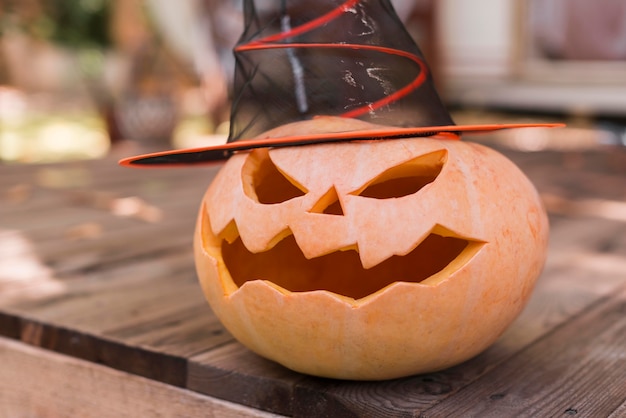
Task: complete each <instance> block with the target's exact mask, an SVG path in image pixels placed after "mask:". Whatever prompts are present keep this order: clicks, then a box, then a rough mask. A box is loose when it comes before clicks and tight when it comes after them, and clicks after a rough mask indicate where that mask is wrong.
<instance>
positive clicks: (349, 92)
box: [120, 0, 555, 166]
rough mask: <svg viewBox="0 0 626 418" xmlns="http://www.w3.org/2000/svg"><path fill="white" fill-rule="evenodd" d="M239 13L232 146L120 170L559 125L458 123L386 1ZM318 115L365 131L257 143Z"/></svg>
mask: <svg viewBox="0 0 626 418" xmlns="http://www.w3.org/2000/svg"><path fill="white" fill-rule="evenodd" d="M244 14H245V28H244V32H243V35H242V36H241V39H240V40H239V42H238V44H237V45H236V46H235V48H234V54H235V59H236V68H235V79H234V89H233V97H232V109H231V120H230V134H229V137H228V141H227V142H226V143H225V144H222V145H217V146H210V147H204V148H194V149H184V150H173V151H166V152H160V153H153V154H146V155H140V156H136V157H131V158H126V159H124V160H122V161H121V162H120V163H121V164H123V165H131V166H160V165H189V164H199V163H208V162H212V161H221V160H224V159H226V158H228V157H229V156H230V155H232V154H233V153H235V152H237V151H245V150H250V149H253V148H261V147H281V146H297V145H305V144H314V143H325V142H337V141H350V140H357V139H358V140H367V139H372V140H373V139H393V138H402V137H420V136H421V137H423V136H432V135H436V134H444V133H445V134H448V135H447V137H449V138H454V139H458V138H459V137H460V134H461V133H463V132H485V131H492V130H498V129H508V128H519V127H538V126H544V127H547V126H555V125H553V124H494V125H455V124H454V122H453V121H452V118H451V117H450V114H449V113H448V111H447V110H446V108H445V107H444V105H443V103H442V102H441V99H440V98H439V96H438V94H437V91H436V90H435V88H434V84H433V80H432V76H431V73H430V71H429V68H428V65H427V63H426V61H425V60H424V56H423V55H422V53H421V51H420V49H419V47H418V46H417V45H416V44H415V42H414V41H413V39H412V38H411V36H410V35H409V33H408V32H407V31H406V29H405V27H404V25H403V24H402V22H401V21H400V19H399V18H398V16H397V15H396V13H395V11H394V10H393V7H392V5H391V3H390V1H389V0H316V1H309V0H244ZM319 116H334V117H342V118H354V119H359V120H362V121H365V122H370V123H371V125H370V124H367V126H368V128H367V129H356V130H350V131H345V130H342V131H339V132H335V131H332V130H331V131H329V132H322V133H320V132H315V133H313V132H312V133H310V134H308V135H298V136H283V137H271V136H268V135H265V136H264V135H262V134H263V133H264V132H267V131H269V130H271V129H273V128H276V127H279V126H282V125H286V124H289V123H292V122H297V121H302V120H308V119H313V118H315V117H319ZM363 125H366V124H363ZM361 126H362V125H361Z"/></svg>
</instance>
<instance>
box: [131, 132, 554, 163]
mask: <svg viewBox="0 0 626 418" xmlns="http://www.w3.org/2000/svg"><path fill="white" fill-rule="evenodd" d="M563 126H565V125H564V124H562V123H514V124H487V125H449V126H427V127H412V128H395V127H394V128H393V129H390V128H385V129H367V130H351V131H344V132H328V133H316V134H311V135H297V136H285V137H278V138H255V139H245V140H238V141H234V142H228V143H225V144H220V145H214V146H209V147H201V148H188V149H181V150H171V151H163V152H155V153H150V154H142V155H137V156H134V157H128V158H124V159H122V160H120V161H119V164H120V165H122V166H130V167H163V166H189V165H199V164H211V163H218V162H221V161H223V160H226V159H228V158H229V157H230V156H232V155H233V154H234V153H236V152H239V151H249V150H252V149H255V148H278V147H291V146H299V145H311V144H324V143H332V142H346V141H358V140H381V139H399V138H411V137H426V136H435V135H438V136H441V137H444V138H446V139H451V140H455V139H460V135H461V133H486V132H491V131H498V130H502V129H514V128H556V127H563Z"/></svg>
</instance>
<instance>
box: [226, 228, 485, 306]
mask: <svg viewBox="0 0 626 418" xmlns="http://www.w3.org/2000/svg"><path fill="white" fill-rule="evenodd" d="M433 231H437V233H434V232H432V231H431V233H430V234H429V235H428V236H427V237H426V238H425V239H424V240H422V241H421V242H420V243H419V244H418V245H417V246H416V247H415V248H414V249H413V250H412V251H410V252H409V253H408V254H405V255H394V256H392V257H390V258H388V259H386V260H385V261H383V262H381V263H379V264H378V265H376V266H374V267H372V268H368V269H365V268H363V266H362V264H361V261H360V259H359V254H358V249H349V250H345V251H336V252H333V253H330V254H327V255H324V256H321V257H316V258H312V259H307V258H306V257H305V256H304V255H303V254H302V251H301V250H300V248H299V247H298V244H297V243H296V240H295V238H294V236H293V235H292V234H290V235H288V236H287V237H285V238H284V239H283V240H281V241H280V242H278V243H277V244H276V245H275V246H274V247H272V248H271V249H270V250H267V251H264V252H261V253H251V252H250V251H249V250H248V249H247V248H246V247H245V246H244V244H243V242H242V241H241V239H240V238H239V237H237V238H236V239H235V240H234V241H233V242H232V243H229V242H227V241H226V240H223V241H222V243H221V252H222V257H223V260H224V263H225V265H226V268H227V269H228V271H229V272H230V274H231V277H232V279H233V282H234V283H235V284H236V285H237V286H238V287H241V286H242V285H243V284H244V283H246V282H248V281H252V280H267V281H270V282H272V283H274V284H275V285H278V286H280V287H282V288H284V289H286V290H288V291H291V292H308V291H315V290H326V291H330V292H333V293H336V294H339V295H343V296H347V297H350V298H353V299H360V298H363V297H366V296H368V295H371V294H373V293H375V292H377V291H379V290H381V289H383V288H385V287H387V286H389V285H391V284H392V283H395V282H410V283H421V284H423V285H431V286H433V285H436V284H438V283H440V282H441V281H443V280H445V279H446V278H447V277H449V276H450V275H451V274H452V273H453V272H455V271H457V270H458V269H460V268H461V267H462V266H463V265H465V264H466V263H467V262H469V260H470V259H471V258H472V257H474V256H475V255H476V253H477V252H478V251H479V250H480V248H481V247H482V246H483V245H484V244H485V243H484V242H482V241H476V240H472V239H468V238H462V237H459V236H457V235H456V234H454V233H453V232H451V231H448V230H447V229H445V228H443V227H441V226H439V225H437V226H436V227H435V228H433Z"/></svg>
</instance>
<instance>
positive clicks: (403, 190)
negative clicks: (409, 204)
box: [351, 150, 448, 199]
mask: <svg viewBox="0 0 626 418" xmlns="http://www.w3.org/2000/svg"><path fill="white" fill-rule="evenodd" d="M447 158H448V152H447V151H446V150H440V151H434V152H431V153H428V154H425V155H420V156H419V157H417V158H414V159H412V160H409V161H405V162H403V163H401V164H399V165H397V166H395V167H392V168H390V169H388V170H386V171H384V172H383V173H381V174H379V175H378V176H376V177H375V178H373V179H372V180H370V181H369V182H367V183H366V184H365V185H364V186H363V187H362V188H360V189H359V190H356V191H354V192H352V193H351V194H353V195H358V196H362V197H369V198H373V199H393V198H398V197H404V196H408V195H412V194H414V193H417V192H418V191H419V190H421V189H422V188H423V187H424V186H426V185H427V184H430V183H432V182H433V181H435V179H436V178H437V176H439V173H441V170H442V169H443V166H444V164H445V162H446V160H447Z"/></svg>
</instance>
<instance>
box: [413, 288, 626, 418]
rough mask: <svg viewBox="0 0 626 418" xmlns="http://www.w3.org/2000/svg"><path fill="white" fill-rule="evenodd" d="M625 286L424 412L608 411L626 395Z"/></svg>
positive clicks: (544, 413)
mask: <svg viewBox="0 0 626 418" xmlns="http://www.w3.org/2000/svg"><path fill="white" fill-rule="evenodd" d="M625 315H626V288H624V289H623V290H622V291H621V292H619V293H617V294H615V295H613V296H611V297H608V298H605V299H602V300H600V301H598V302H597V303H595V304H594V305H593V306H592V307H591V308H590V309H589V310H588V311H586V312H585V313H584V314H582V315H580V316H579V317H577V318H575V319H574V320H572V321H569V322H567V323H566V324H564V325H563V326H561V327H559V328H558V329H556V330H555V331H554V332H552V333H551V334H549V335H548V336H547V337H545V338H542V339H541V340H540V341H538V342H537V343H536V344H534V345H532V346H531V347H529V348H528V349H526V350H523V351H521V352H520V353H519V354H517V355H515V356H514V357H513V358H511V359H509V360H508V361H507V362H506V363H504V364H502V365H501V366H500V367H498V368H497V369H494V370H492V371H491V372H490V373H487V374H485V375H484V376H483V377H482V378H481V379H480V380H478V381H477V382H476V383H475V384H473V385H470V386H467V387H465V388H463V390H461V391H459V392H458V393H456V394H455V395H454V396H451V397H449V398H448V399H446V400H445V401H443V402H441V403H439V404H438V405H436V406H434V407H433V408H431V409H429V410H428V411H425V412H424V413H423V414H422V416H423V417H439V416H468V417H471V416H480V417H502V416H517V417H526V416H527V417H539V416H557V415H567V414H571V415H574V414H575V415H576V416H583V417H600V416H608V415H609V414H611V413H612V412H613V411H615V409H616V408H618V407H620V405H621V404H622V403H623V402H624V400H625V399H626V385H624V384H623V383H624V376H626V361H625V360H626V354H625V353H624V347H625V346H626V321H624V316H625Z"/></svg>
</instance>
